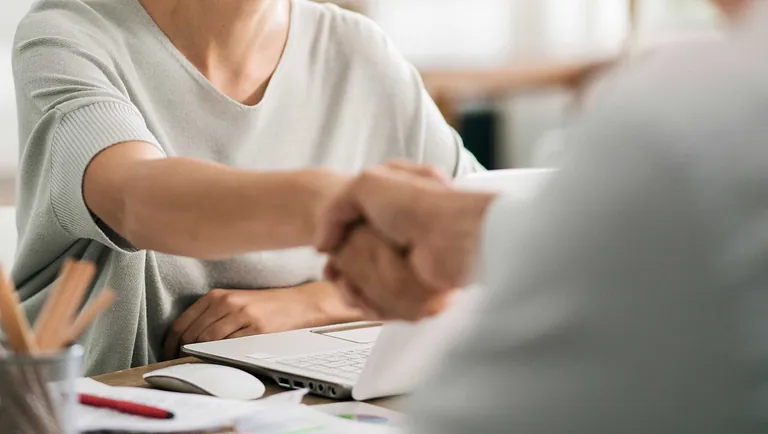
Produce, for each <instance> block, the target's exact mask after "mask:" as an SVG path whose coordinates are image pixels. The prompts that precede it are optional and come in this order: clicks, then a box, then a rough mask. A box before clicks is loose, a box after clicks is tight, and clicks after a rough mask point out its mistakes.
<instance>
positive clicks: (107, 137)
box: [13, 23, 162, 251]
mask: <svg viewBox="0 0 768 434" xmlns="http://www.w3.org/2000/svg"><path fill="white" fill-rule="evenodd" d="M32 24H34V23H27V24H26V26H27V28H25V27H20V29H19V32H18V33H17V41H16V44H15V47H14V48H15V49H14V53H13V67H14V80H15V84H16V93H17V99H18V102H19V104H18V105H19V121H20V125H22V128H21V131H20V133H21V140H22V143H23V145H22V152H21V154H22V159H21V166H22V167H21V170H22V175H23V176H25V175H26V176H25V178H30V179H23V180H22V181H23V182H36V183H38V185H37V188H35V189H34V190H33V191H34V193H33V194H34V195H35V198H34V201H35V202H40V200H41V199H48V200H44V203H41V204H39V205H36V206H50V207H51V208H52V210H53V214H54V215H55V218H56V220H57V221H58V223H59V225H60V226H61V228H62V229H63V230H64V231H65V232H66V233H67V234H68V235H70V236H71V237H73V238H75V239H91V240H95V241H97V242H100V243H102V244H104V245H106V246H108V247H110V248H114V249H120V250H125V251H132V250H133V248H132V246H130V245H129V244H128V243H127V242H126V241H125V240H123V239H122V238H121V237H120V236H118V235H117V234H116V233H114V232H113V231H111V230H110V229H109V228H108V227H106V225H104V224H103V223H102V222H100V221H99V220H98V219H97V218H96V216H95V215H93V213H91V212H90V210H89V209H88V206H87V205H86V203H85V199H84V196H83V177H84V174H85V171H86V169H87V167H88V165H89V164H90V162H91V161H92V160H93V158H94V157H95V156H96V155H98V154H99V153H100V152H101V151H103V150H105V149H106V148H108V147H110V146H112V145H115V144H118V143H123V142H128V141H141V142H147V143H150V144H153V145H155V146H156V147H157V148H158V149H160V150H161V151H162V148H161V147H160V145H159V144H158V142H157V140H156V139H155V137H154V135H153V134H152V132H150V130H149V129H148V127H147V125H146V123H145V121H144V118H143V116H142V114H141V112H140V111H139V109H138V108H137V107H136V106H135V105H134V104H133V103H132V102H131V99H130V98H129V96H128V92H127V91H126V89H125V87H124V86H123V84H122V80H121V78H120V74H119V72H118V70H117V68H116V67H115V66H114V64H113V62H112V60H111V58H110V56H109V55H108V54H107V53H106V49H105V48H103V47H102V46H100V45H98V44H95V43H88V41H87V40H84V39H83V38H82V37H79V38H75V37H74V36H78V35H69V34H62V32H57V31H55V30H51V29H47V31H46V32H45V35H44V36H40V35H39V33H40V31H39V29H34V28H32V29H30V28H29V27H30V26H31V25H32ZM25 127H26V128H25ZM25 136H26V137H25ZM29 173H35V174H36V175H35V176H29ZM46 180H47V182H46ZM27 187H28V186H27ZM22 189H23V190H25V191H30V189H24V185H22ZM46 192H47V193H48V194H47V195H46V194H45V193H46ZM45 196H47V197H45Z"/></svg>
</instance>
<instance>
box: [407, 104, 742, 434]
mask: <svg viewBox="0 0 768 434" xmlns="http://www.w3.org/2000/svg"><path fill="white" fill-rule="evenodd" d="M624 104H627V106H629V105H630V103H629V102H624ZM665 123H666V120H665V119H663V118H662V117H660V116H654V115H652V114H650V113H646V112H645V111H643V110H636V111H635V112H632V111H631V110H627V109H625V107H624V106H618V105H617V106H614V107H605V108H604V109H603V110H602V111H601V112H600V113H596V114H594V115H592V116H591V117H590V118H589V119H588V120H587V121H586V123H585V124H583V125H582V127H581V128H580V129H579V130H577V131H574V133H573V135H572V139H573V140H575V142H574V143H572V144H571V145H572V146H576V147H580V149H579V151H578V152H577V155H576V156H575V158H574V159H573V160H571V161H570V162H569V163H568V164H566V166H565V167H564V168H563V169H562V171H561V172H560V173H559V174H558V175H557V176H556V178H554V179H553V180H552V182H551V184H550V185H549V186H548V187H547V188H546V189H545V192H544V193H543V195H542V197H540V199H539V200H538V201H537V202H536V203H535V204H534V205H533V207H532V209H530V210H529V212H528V213H526V215H524V216H522V217H523V218H522V220H523V222H521V216H520V215H519V213H520V210H519V207H518V206H517V205H518V204H516V203H514V202H512V201H508V200H504V199H500V200H499V201H498V202H496V203H494V204H493V205H492V207H491V210H490V212H489V215H488V216H487V221H486V230H485V235H484V245H485V248H484V250H485V252H484V259H485V261H486V268H487V271H488V273H489V275H488V284H489V287H490V288H489V290H490V291H491V294H490V296H489V297H490V299H489V300H488V301H487V303H486V305H485V307H484V309H483V310H482V311H481V313H480V315H478V321H479V322H478V324H476V325H475V326H474V327H473V330H472V331H471V333H470V336H469V338H468V339H466V341H465V342H464V343H462V344H461V345H460V346H459V347H458V348H456V349H455V350H454V351H453V352H452V353H451V354H449V356H448V360H447V363H446V365H445V366H444V367H443V368H442V369H441V370H440V372H439V373H438V375H437V376H436V377H435V378H433V379H431V380H430V381H429V382H428V384H427V385H426V386H425V387H424V388H423V390H422V391H421V392H420V393H418V394H417V395H416V398H415V400H414V406H413V408H412V411H413V415H414V423H415V430H414V432H418V433H420V434H438V433H439V434H454V433H455V434H458V433H462V434H463V433H473V434H497V433H524V434H556V433H568V434H594V433H622V434H633V433H638V434H640V433H643V434H647V433H654V434H694V433H695V434H706V433H712V434H714V433H719V434H722V433H736V432H739V433H743V432H752V431H750V430H749V429H747V428H746V427H745V426H744V425H741V422H743V421H744V420H745V417H746V412H747V411H748V410H749V407H748V404H747V400H748V399H749V396H748V389H747V385H746V383H745V382H744V378H743V372H744V370H743V369H741V368H743V366H741V365H739V364H738V362H737V358H738V353H737V351H736V349H735V345H737V341H738V339H737V335H736V333H735V331H734V327H735V326H734V324H733V321H734V316H733V313H734V305H733V304H734V303H733V298H734V297H733V296H732V294H729V293H728V291H726V290H724V288H723V287H722V286H721V283H722V280H721V279H719V278H720V277H721V276H718V275H717V272H716V271H717V270H716V267H715V266H714V265H715V259H714V257H715V256H716V253H715V249H714V245H715V244H716V242H717V241H716V239H717V237H716V236H715V235H714V234H713V232H712V231H711V230H710V228H709V224H708V222H709V221H710V220H709V219H710V218H711V217H710V216H708V215H705V214H703V213H701V212H699V210H698V205H697V203H698V199H697V194H696V192H697V189H698V188H706V187H704V186H696V185H692V184H691V183H690V181H689V180H690V178H689V176H688V174H687V173H686V167H685V164H683V163H682V162H681V161H682V158H683V157H680V158H679V159H678V156H677V155H675V145H674V143H672V142H671V140H673V138H670V137H666V136H665V134H664V133H662V132H663V131H665V129H666V128H665V127H666V125H664V124H665ZM678 160H680V161H678ZM511 222H516V223H519V224H520V225H521V226H519V227H514V228H513V227H510V224H511Z"/></svg>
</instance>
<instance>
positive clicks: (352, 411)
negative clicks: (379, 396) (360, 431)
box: [312, 401, 406, 426]
mask: <svg viewBox="0 0 768 434" xmlns="http://www.w3.org/2000/svg"><path fill="white" fill-rule="evenodd" d="M312 408H313V409H314V410H318V411H320V412H323V413H325V414H329V415H331V416H336V417H350V416H351V417H352V418H353V419H357V420H366V419H369V418H371V419H376V418H380V420H378V421H375V423H378V424H383V425H386V426H403V425H404V424H405V422H406V417H405V415H404V414H403V413H400V412H397V411H392V410H388V409H386V408H384V407H379V406H377V405H371V404H368V403H365V402H354V401H351V402H334V403H332V404H324V405H316V406H313V407H312Z"/></svg>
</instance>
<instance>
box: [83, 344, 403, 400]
mask: <svg viewBox="0 0 768 434" xmlns="http://www.w3.org/2000/svg"><path fill="white" fill-rule="evenodd" d="M201 362H202V361H201V360H199V359H196V358H194V357H187V358H184V359H179V360H173V361H170V362H164V363H158V364H155V365H148V366H143V367H141V368H134V369H128V370H125V371H119V372H114V373H111V374H105V375H99V376H96V377H93V379H94V380H97V381H100V382H102V383H104V384H106V385H108V386H124V387H150V386H149V384H147V382H146V381H144V379H143V378H142V376H143V375H144V374H145V373H147V372H150V371H154V370H156V369H160V368H165V367H167V366H174V365H180V364H182V363H201ZM262 381H264V384H265V385H266V386H267V392H266V394H265V396H271V395H274V394H276V393H280V392H284V391H285V390H286V389H283V388H281V387H279V386H278V385H277V384H275V383H274V382H273V381H271V380H268V379H262ZM332 402H337V401H333V400H330V399H327V398H322V397H319V396H315V395H307V396H306V397H305V398H304V404H307V405H319V404H330V403H332ZM369 402H370V403H371V404H373V405H378V406H380V407H384V408H388V409H390V410H396V411H397V410H398V409H401V408H402V406H401V405H398V404H401V400H400V399H398V398H385V399H376V400H372V401H369Z"/></svg>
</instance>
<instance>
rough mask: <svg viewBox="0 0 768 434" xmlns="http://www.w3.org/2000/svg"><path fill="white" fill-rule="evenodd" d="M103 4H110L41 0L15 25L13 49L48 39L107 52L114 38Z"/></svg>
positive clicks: (96, 1) (65, 44) (74, 0)
mask: <svg viewBox="0 0 768 434" xmlns="http://www.w3.org/2000/svg"><path fill="white" fill-rule="evenodd" d="M102 3H104V4H102ZM104 6H109V5H108V4H107V3H105V2H104V1H103V0H95V1H85V0H39V1H37V2H36V3H35V4H34V5H33V6H32V8H31V9H30V11H29V12H28V13H27V14H26V15H25V16H24V17H23V18H22V20H21V21H20V22H19V25H18V27H17V28H16V33H15V36H14V51H16V50H19V49H21V48H23V47H24V46H25V44H29V43H36V42H37V43H40V42H42V41H45V43H47V44H50V45H57V46H58V45H60V46H69V45H77V46H85V47H88V48H89V49H92V50H94V51H103V52H108V50H109V44H110V41H111V40H113V38H112V35H111V34H110V30H109V29H110V25H109V19H108V17H107V16H106V15H105V14H104V13H103V10H104V9H105V8H104Z"/></svg>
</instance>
